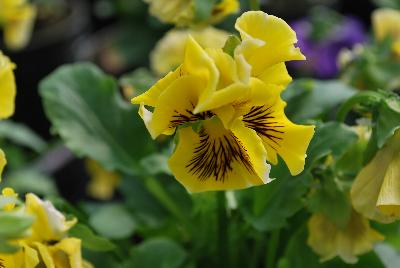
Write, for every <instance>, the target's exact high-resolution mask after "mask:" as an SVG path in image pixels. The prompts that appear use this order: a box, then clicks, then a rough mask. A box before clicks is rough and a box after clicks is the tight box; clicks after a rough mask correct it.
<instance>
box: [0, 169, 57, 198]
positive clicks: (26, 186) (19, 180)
mask: <svg viewBox="0 0 400 268" xmlns="http://www.w3.org/2000/svg"><path fill="white" fill-rule="evenodd" d="M8 177H9V178H12V179H8V180H5V182H4V186H7V187H11V188H13V189H14V190H15V191H17V192H19V193H28V192H32V193H35V194H38V195H54V194H57V193H58V190H57V186H56V184H55V182H54V180H53V179H52V178H50V177H48V176H46V175H44V174H41V173H40V172H39V171H37V170H34V169H25V170H20V171H16V172H13V173H11V174H9V176H8Z"/></svg>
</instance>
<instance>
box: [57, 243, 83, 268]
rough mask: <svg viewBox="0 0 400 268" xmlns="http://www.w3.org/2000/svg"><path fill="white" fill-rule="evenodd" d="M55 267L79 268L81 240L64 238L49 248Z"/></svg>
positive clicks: (80, 265)
mask: <svg viewBox="0 0 400 268" xmlns="http://www.w3.org/2000/svg"><path fill="white" fill-rule="evenodd" d="M50 252H51V255H52V257H53V260H54V263H55V264H56V266H55V267H70V268H81V267H82V265H83V260H82V253H81V240H79V239H76V238H65V239H63V240H61V241H60V242H58V243H57V244H55V245H54V246H52V247H50Z"/></svg>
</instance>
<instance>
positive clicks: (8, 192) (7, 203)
mask: <svg viewBox="0 0 400 268" xmlns="http://www.w3.org/2000/svg"><path fill="white" fill-rule="evenodd" d="M17 196H18V194H17V193H15V192H14V189H12V188H8V187H7V188H4V189H3V190H2V191H1V196H0V210H4V211H11V210H13V209H14V207H15V204H16V203H17Z"/></svg>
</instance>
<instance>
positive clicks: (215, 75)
mask: <svg viewBox="0 0 400 268" xmlns="http://www.w3.org/2000/svg"><path fill="white" fill-rule="evenodd" d="M182 68H183V70H184V72H185V73H188V74H191V75H194V76H196V77H199V78H200V79H201V80H203V81H204V83H205V86H204V87H203V90H202V92H201V95H200V97H199V100H198V102H197V105H198V106H201V105H202V104H203V103H205V102H207V101H208V99H209V98H210V96H212V94H213V93H214V92H215V90H216V88H217V85H218V82H219V71H218V69H217V67H216V65H215V63H214V61H213V59H212V58H211V57H210V56H209V55H208V54H207V52H206V51H205V50H204V49H203V48H202V47H201V46H200V45H199V44H198V43H197V42H196V41H195V40H194V39H193V38H191V37H189V39H188V41H187V43H186V49H185V60H184V63H183V66H182Z"/></svg>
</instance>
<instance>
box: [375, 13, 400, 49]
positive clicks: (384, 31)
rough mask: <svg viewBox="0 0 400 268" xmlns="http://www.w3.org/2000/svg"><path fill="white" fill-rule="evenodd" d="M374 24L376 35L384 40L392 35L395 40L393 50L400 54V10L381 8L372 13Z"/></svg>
mask: <svg viewBox="0 0 400 268" xmlns="http://www.w3.org/2000/svg"><path fill="white" fill-rule="evenodd" d="M372 26H373V29H374V33H375V37H376V38H377V39H378V40H383V39H385V38H386V37H387V36H390V37H391V38H392V40H393V42H394V44H393V51H394V52H395V53H396V54H397V55H399V56H400V48H399V46H400V45H399V42H400V11H399V10H395V9H390V8H380V9H377V10H375V11H374V12H373V13H372Z"/></svg>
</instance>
